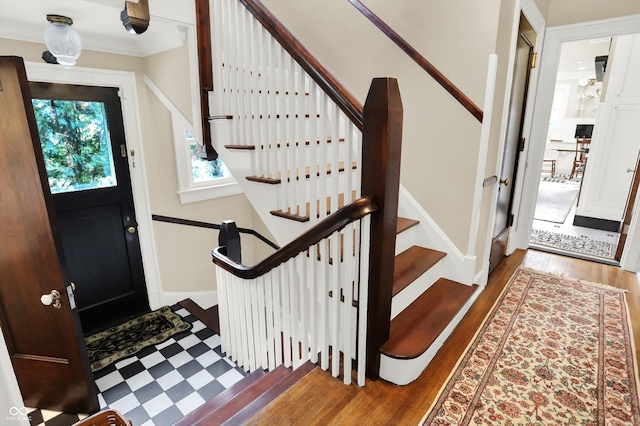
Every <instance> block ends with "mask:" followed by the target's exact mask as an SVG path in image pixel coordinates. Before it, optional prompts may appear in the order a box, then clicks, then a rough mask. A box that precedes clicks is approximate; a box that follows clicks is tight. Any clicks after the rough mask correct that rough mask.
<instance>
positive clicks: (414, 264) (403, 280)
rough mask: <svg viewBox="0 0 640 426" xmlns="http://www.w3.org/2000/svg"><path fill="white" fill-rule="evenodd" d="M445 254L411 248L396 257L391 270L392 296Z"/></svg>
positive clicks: (422, 248)
mask: <svg viewBox="0 0 640 426" xmlns="http://www.w3.org/2000/svg"><path fill="white" fill-rule="evenodd" d="M446 255H447V254H446V253H444V252H441V251H437V250H432V249H428V248H425V247H420V246H411V247H409V248H408V249H407V250H405V251H403V252H402V253H400V254H398V255H397V256H396V259H395V262H394V269H393V295H394V296H395V295H396V294H398V293H400V292H401V291H402V290H403V289H405V288H406V287H408V286H409V284H411V283H412V282H414V281H415V280H416V279H418V277H420V276H421V275H422V274H424V273H425V272H426V271H428V270H429V269H431V268H432V267H433V265H435V264H436V263H438V262H439V261H440V259H442V258H443V257H445V256H446Z"/></svg>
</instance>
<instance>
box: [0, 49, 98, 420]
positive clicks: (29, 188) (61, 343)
mask: <svg viewBox="0 0 640 426" xmlns="http://www.w3.org/2000/svg"><path fill="white" fill-rule="evenodd" d="M0 111H2V113H1V114H0V184H1V185H2V188H1V190H0V229H1V234H2V242H1V243H0V325H1V326H2V332H3V334H4V338H5V341H6V344H7V349H8V352H9V355H10V357H11V362H12V364H13V368H14V370H15V373H16V377H17V379H18V385H19V387H20V391H21V393H22V396H23V400H24V404H25V405H26V406H29V407H37V408H46V409H53V410H62V411H69V412H81V413H88V412H92V411H95V410H97V409H98V408H99V407H98V399H97V393H96V387H95V384H94V382H93V376H92V375H91V371H90V367H89V362H88V360H87V355H86V349H85V346H84V339H83V335H82V330H81V328H80V321H79V318H78V312H77V309H75V308H74V304H73V303H74V302H73V292H72V291H71V288H70V286H69V281H68V280H67V277H66V273H65V270H64V255H63V253H62V245H61V242H60V239H59V238H58V234H57V229H56V219H55V212H54V207H53V201H52V199H51V195H50V194H49V191H48V189H47V178H46V174H45V172H44V159H43V157H42V153H41V151H40V141H39V139H38V133H37V130H36V122H35V117H34V114H33V109H32V108H31V96H30V93H29V86H28V83H27V78H26V73H25V70H24V63H23V61H22V58H17V57H1V58H0ZM54 290H55V291H57V292H58V293H59V294H60V298H59V301H58V302H59V308H56V305H57V303H52V304H50V305H44V304H43V303H42V302H41V296H42V295H47V294H51V293H52V291H54Z"/></svg>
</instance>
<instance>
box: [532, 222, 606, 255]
mask: <svg viewBox="0 0 640 426" xmlns="http://www.w3.org/2000/svg"><path fill="white" fill-rule="evenodd" d="M529 242H531V243H534V244H539V245H541V246H546V247H552V248H556V249H559V250H566V251H571V252H574V253H583V254H589V255H591V256H598V257H606V258H607V259H613V256H614V254H615V250H616V246H615V245H614V244H613V243H609V242H607V241H600V240H592V239H591V238H589V237H575V236H573V235H565V234H556V233H555V232H548V231H541V230H539V229H535V228H534V229H532V230H531V238H530V239H529Z"/></svg>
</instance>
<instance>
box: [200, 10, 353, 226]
mask: <svg viewBox="0 0 640 426" xmlns="http://www.w3.org/2000/svg"><path fill="white" fill-rule="evenodd" d="M210 9H211V19H212V26H211V28H212V33H213V35H212V37H213V43H212V44H213V64H214V65H213V75H214V82H215V84H214V92H213V102H211V104H212V107H213V113H212V115H213V116H216V117H228V118H231V120H229V122H230V125H231V136H230V140H229V141H228V143H227V144H226V145H227V146H230V147H233V148H236V149H238V148H244V149H251V150H253V153H252V157H253V160H252V161H253V165H252V167H253V171H254V175H253V176H251V177H249V180H255V181H259V182H267V183H272V184H280V183H289V184H288V185H278V189H277V200H276V208H275V209H274V210H272V214H275V215H281V216H286V217H291V218H293V219H295V220H299V221H301V222H306V221H310V222H311V223H313V222H316V221H318V220H321V219H322V218H324V217H326V216H327V215H328V214H330V213H332V212H335V211H336V210H338V209H339V208H340V207H341V206H343V205H346V204H348V203H349V202H352V201H354V200H356V199H358V198H360V197H361V193H360V173H359V171H358V167H360V165H359V164H358V162H357V161H356V159H359V158H360V157H361V142H362V132H361V130H362V106H361V104H360V103H359V102H358V101H357V100H356V98H355V97H354V96H353V95H352V94H351V93H349V92H348V91H347V90H346V89H345V88H344V87H343V86H341V85H340V84H339V83H338V81H337V80H336V79H335V77H333V76H332V75H331V73H329V72H328V71H327V70H326V69H325V68H324V67H323V66H322V65H321V64H320V63H319V62H318V61H317V60H316V59H315V58H314V57H313V56H312V55H311V53H310V52H308V51H307V50H306V49H305V48H304V46H302V45H301V44H300V42H299V41H297V40H296V39H295V38H294V37H293V36H292V35H291V34H290V33H288V32H287V31H286V30H284V29H283V27H282V25H281V24H279V23H278V21H277V20H276V18H275V17H274V16H273V15H272V14H271V13H270V12H269V11H268V10H267V9H266V8H265V7H264V5H262V3H260V2H259V1H257V0H240V1H239V0H216V1H213V2H211V8H210Z"/></svg>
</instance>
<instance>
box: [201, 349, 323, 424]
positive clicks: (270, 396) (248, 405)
mask: <svg viewBox="0 0 640 426" xmlns="http://www.w3.org/2000/svg"><path fill="white" fill-rule="evenodd" d="M316 367H317V366H316V365H315V364H313V363H311V362H310V361H307V362H306V363H304V364H303V365H301V366H300V367H298V368H297V369H295V370H293V371H291V370H289V369H287V370H289V374H288V375H287V376H285V377H284V378H283V379H282V380H280V381H279V382H278V383H276V384H274V385H273V386H271V387H270V388H269V389H268V390H267V391H266V392H263V393H262V394H261V395H260V396H258V397H257V398H254V399H253V400H249V399H247V400H246V401H245V404H244V407H243V408H242V410H240V411H238V412H237V413H236V414H235V415H233V416H232V417H230V418H229V419H228V420H227V421H225V422H224V424H225V425H238V424H242V423H244V422H246V421H247V420H249V418H250V417H252V416H253V415H254V414H256V413H257V412H258V411H260V410H261V409H263V408H264V407H266V406H267V405H268V404H269V403H271V402H272V401H273V400H275V399H276V398H277V397H278V396H280V395H282V394H283V393H284V392H285V391H286V390H287V389H289V388H291V387H292V386H293V385H295V384H296V383H297V382H299V381H300V380H302V378H303V377H305V376H306V375H307V374H309V373H310V372H312V371H313V370H315V369H316ZM278 368H279V367H278ZM274 371H275V370H274ZM207 424H208V423H207Z"/></svg>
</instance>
